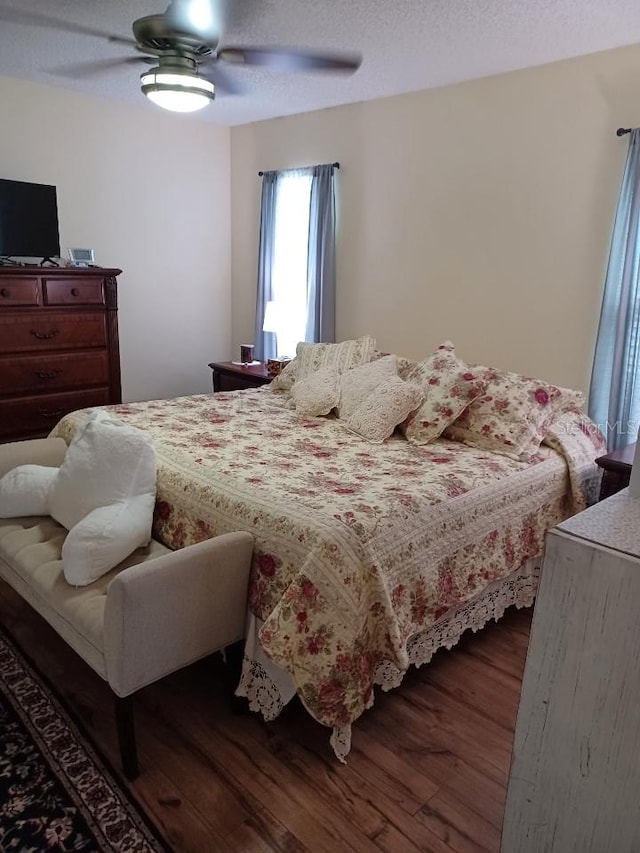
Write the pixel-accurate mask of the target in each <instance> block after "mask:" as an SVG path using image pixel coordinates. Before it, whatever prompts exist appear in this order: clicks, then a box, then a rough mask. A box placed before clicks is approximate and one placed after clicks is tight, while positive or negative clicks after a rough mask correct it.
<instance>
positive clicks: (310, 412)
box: [291, 365, 340, 418]
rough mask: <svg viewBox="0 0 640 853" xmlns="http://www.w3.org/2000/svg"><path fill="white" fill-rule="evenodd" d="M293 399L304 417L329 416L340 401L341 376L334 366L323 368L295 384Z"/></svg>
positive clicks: (299, 412) (298, 411) (292, 392)
mask: <svg viewBox="0 0 640 853" xmlns="http://www.w3.org/2000/svg"><path fill="white" fill-rule="evenodd" d="M291 399H292V400H293V403H294V405H295V407H296V412H297V413H298V414H299V415H302V416H303V417H306V418H316V417H321V416H322V415H328V414H329V412H330V411H331V409H333V408H334V407H335V406H337V405H338V401H339V400H340V374H339V373H338V371H337V370H336V368H335V367H334V366H333V365H329V366H328V367H321V368H320V370H316V371H315V372H314V373H311V374H309V376H305V377H303V378H302V379H299V380H298V381H297V382H295V383H294V385H293V388H292V389H291Z"/></svg>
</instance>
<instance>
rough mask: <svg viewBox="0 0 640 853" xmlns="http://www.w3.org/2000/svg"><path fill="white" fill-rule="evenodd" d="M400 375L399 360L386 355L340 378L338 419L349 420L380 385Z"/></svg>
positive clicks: (347, 372)
mask: <svg viewBox="0 0 640 853" xmlns="http://www.w3.org/2000/svg"><path fill="white" fill-rule="evenodd" d="M397 375H398V359H397V357H396V356H395V355H385V356H383V357H382V358H379V359H377V360H376V361H370V362H369V363H368V364H363V365H361V366H360V367H353V368H351V370H347V371H346V372H345V373H343V374H342V376H341V378H340V402H339V404H338V417H339V418H348V417H349V416H350V415H352V414H353V412H355V410H356V409H357V408H358V406H359V405H360V403H362V402H363V400H366V398H367V397H368V396H369V394H371V393H372V391H374V390H375V389H376V388H377V387H378V385H380V384H381V383H382V382H384V381H385V380H386V379H389V378H390V377H392V376H397Z"/></svg>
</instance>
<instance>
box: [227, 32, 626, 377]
mask: <svg viewBox="0 0 640 853" xmlns="http://www.w3.org/2000/svg"><path fill="white" fill-rule="evenodd" d="M336 85H340V84H339V81H338V82H337V83H336ZM639 122H640V46H634V47H631V48H623V49H620V50H615V51H610V52H606V53H601V54H594V55H592V56H589V57H584V58H579V59H576V60H571V61H568V62H562V63H556V64H553V65H548V66H544V67H540V68H534V69H529V70H525V71H520V72H515V73H511V74H505V75H500V76H497V77H491V78H486V79H484V80H479V81H475V82H470V83H464V84H459V85H456V86H451V87H447V88H442V89H435V90H429V91H422V92H417V93H414V94H409V95H403V96H398V97H393V98H386V99H380V100H377V101H370V102H366V103H362V104H356V105H352V106H346V107H339V108H335V109H330V110H324V111H321V112H316V113H309V114H306V115H300V116H294V117H291V118H283V119H277V120H273V121H267V122H262V123H258V124H253V125H247V126H244V127H239V128H234V129H232V132H231V144H232V188H233V191H232V235H233V250H232V269H233V290H232V321H233V324H232V342H233V345H234V347H235V346H237V344H238V343H240V341H241V340H244V339H246V340H250V339H252V337H253V325H254V315H255V279H256V255H257V242H258V219H259V195H260V180H259V178H258V175H257V172H258V170H259V169H277V168H286V167H290V166H300V165H306V164H310V163H317V162H328V161H332V160H339V161H340V163H341V166H342V168H341V169H340V173H339V187H340V198H339V238H338V296H337V336H338V339H342V338H346V337H351V336H355V335H358V334H361V333H364V332H371V333H372V334H374V335H375V336H376V337H377V339H378V343H379V346H380V347H381V348H382V349H385V350H389V351H394V352H398V353H401V354H404V355H408V356H413V357H416V358H419V357H422V356H424V355H425V354H426V353H427V352H429V351H430V350H431V349H432V348H433V347H434V346H435V345H437V344H438V343H439V342H440V341H442V340H443V339H445V338H450V339H452V340H453V341H454V342H455V343H456V345H457V348H458V351H459V353H460V355H461V356H462V357H463V358H466V359H467V360H469V361H473V362H483V363H490V364H492V365H494V366H498V367H503V368H506V369H512V370H516V371H521V372H525V373H527V374H529V375H534V376H537V377H539V378H545V379H548V380H551V381H556V382H558V383H561V384H566V385H571V386H574V387H581V388H584V389H585V390H586V389H587V388H588V381H589V374H590V366H591V359H592V352H593V343H594V339H595V333H596V328H597V320H598V314H599V310H600V299H601V293H602V284H603V276H604V272H605V269H606V260H607V252H608V244H609V238H610V232H611V225H612V217H613V212H614V209H615V203H616V199H617V194H618V188H619V184H620V178H621V174H622V168H623V164H624V158H625V154H626V149H627V142H626V139H622V140H620V139H618V138H617V137H616V135H615V129H616V128H617V127H618V126H619V125H625V126H629V125H636V124H638V123H639Z"/></svg>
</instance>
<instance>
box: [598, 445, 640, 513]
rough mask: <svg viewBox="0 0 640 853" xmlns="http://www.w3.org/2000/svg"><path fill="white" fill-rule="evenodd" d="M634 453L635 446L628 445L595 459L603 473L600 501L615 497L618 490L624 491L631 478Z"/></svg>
mask: <svg viewBox="0 0 640 853" xmlns="http://www.w3.org/2000/svg"><path fill="white" fill-rule="evenodd" d="M635 452H636V445H635V443H634V444H628V445H627V446H626V447H621V448H619V449H618V450H612V451H611V453H607V454H606V455H605V456H599V457H598V458H597V459H596V465H598V466H599V467H600V468H602V470H603V471H604V474H603V475H602V484H601V486H600V500H601V501H603V500H604V499H605V498H608V497H610V496H611V495H615V493H616V492H619V491H620V489H626V487H627V486H628V485H629V478H630V477H631V466H632V465H633V457H634V454H635Z"/></svg>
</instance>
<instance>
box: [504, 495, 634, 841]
mask: <svg viewBox="0 0 640 853" xmlns="http://www.w3.org/2000/svg"><path fill="white" fill-rule="evenodd" d="M639 608H640V500H638V499H637V498H634V497H631V496H630V495H629V492H628V489H624V490H623V491H621V492H619V493H618V494H616V495H613V496H612V497H610V498H608V499H607V500H605V501H602V502H601V503H599V504H595V505H594V506H592V507H590V508H589V509H587V510H585V511H584V512H582V513H580V514H579V515H577V516H574V517H573V518H570V519H568V520H567V521H564V522H562V524H560V525H559V526H558V527H556V528H554V529H553V530H552V531H550V533H549V534H548V537H547V545H546V552H545V558H544V563H543V569H542V579H541V583H540V590H539V593H538V598H537V602H536V606H535V612H534V618H533V625H532V629H531V637H530V642H529V651H528V654H527V662H526V666H525V673H524V679H523V684H522V695H521V699H520V708H519V711H518V720H517V725H516V733H515V743H514V750H513V758H512V763H511V773H510V778H509V787H508V792H507V804H506V811H505V820H504V827H503V835H502V851H503V853H541V851H544V853H605V851H606V853H637V851H638V850H640V797H639V796H638V791H640V759H639V756H640V629H639V623H640V618H639Z"/></svg>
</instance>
